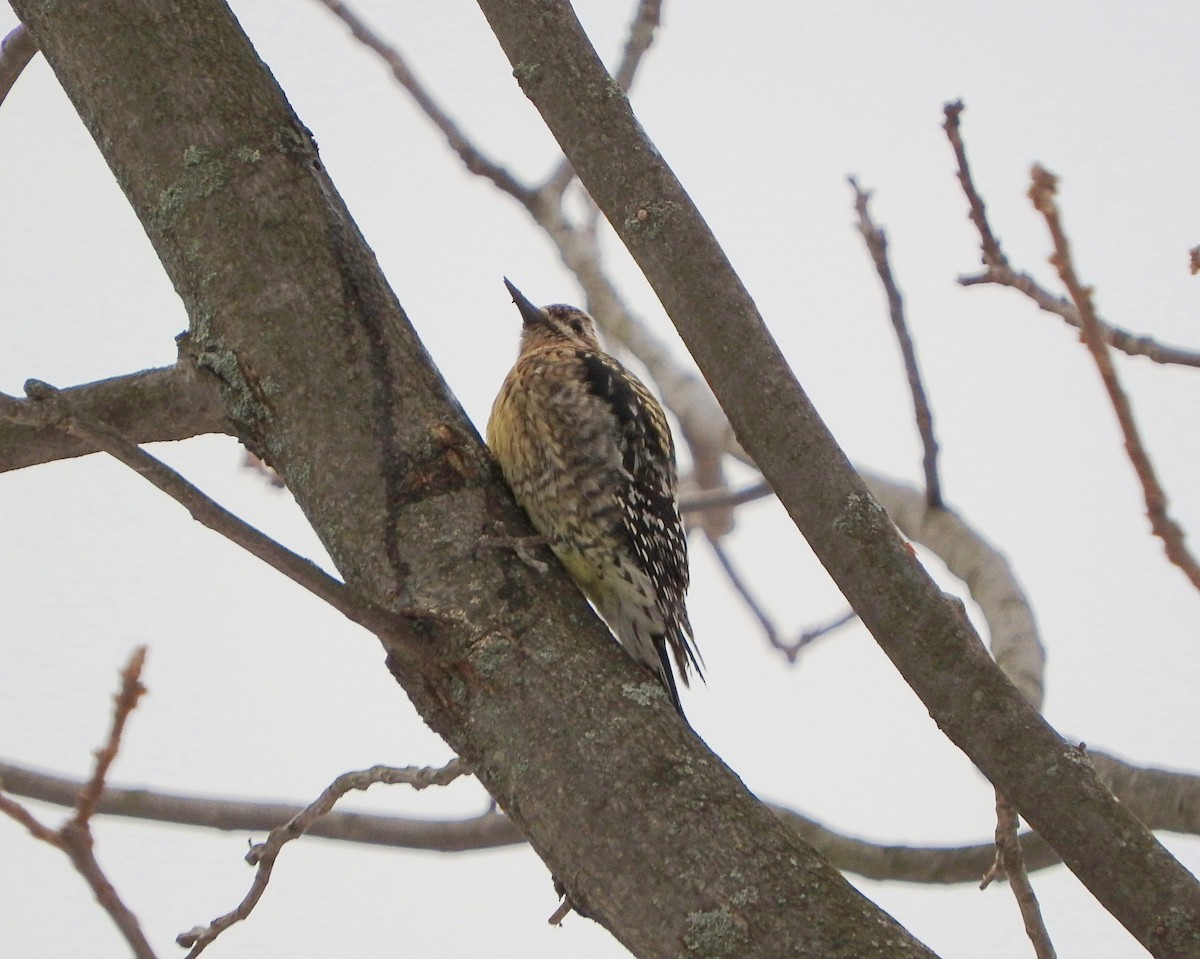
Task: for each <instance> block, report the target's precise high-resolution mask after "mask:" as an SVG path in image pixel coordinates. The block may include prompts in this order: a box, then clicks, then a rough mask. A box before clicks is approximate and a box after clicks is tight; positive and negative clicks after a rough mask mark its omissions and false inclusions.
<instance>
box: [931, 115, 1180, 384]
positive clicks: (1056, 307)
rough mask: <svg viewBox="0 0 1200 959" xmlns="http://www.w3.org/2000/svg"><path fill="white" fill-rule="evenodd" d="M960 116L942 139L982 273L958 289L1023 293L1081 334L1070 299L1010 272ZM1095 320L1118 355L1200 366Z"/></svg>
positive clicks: (951, 118)
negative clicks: (988, 287)
mask: <svg viewBox="0 0 1200 959" xmlns="http://www.w3.org/2000/svg"><path fill="white" fill-rule="evenodd" d="M962 111H963V105H962V101H957V102H955V103H948V104H946V107H945V113H946V123H945V126H944V129H945V131H946V136H947V137H948V138H949V140H950V145H951V147H953V149H954V155H955V157H956V158H957V160H958V181H959V183H960V184H962V189H963V193H964V194H965V195H966V198H967V204H968V206H969V207H970V210H971V213H970V216H971V222H972V223H974V224H975V228H976V229H977V230H978V231H979V237H980V243H981V246H982V254H983V255H982V260H983V267H984V268H983V270H982V271H981V272H979V273H972V274H968V275H964V276H960V277H959V278H958V282H959V284H960V285H962V286H981V285H984V284H993V285H996V286H1007V287H1009V288H1011V289H1014V290H1016V291H1017V292H1019V293H1022V294H1024V295H1025V296H1026V297H1028V298H1029V299H1030V300H1032V301H1033V302H1034V304H1035V305H1036V306H1037V307H1038V309H1040V310H1044V311H1045V312H1047V313H1053V314H1054V315H1055V316H1058V317H1061V318H1062V319H1063V320H1065V321H1066V322H1067V323H1068V324H1070V325H1071V326H1073V327H1075V328H1076V329H1080V328H1081V322H1082V321H1081V320H1080V317H1079V310H1078V309H1076V307H1075V305H1074V304H1073V303H1072V302H1071V301H1070V300H1068V299H1065V298H1064V297H1061V296H1055V295H1054V294H1053V293H1051V292H1049V291H1048V290H1047V289H1046V288H1045V287H1043V286H1042V285H1041V284H1039V283H1038V282H1037V280H1035V279H1034V278H1033V277H1032V276H1031V275H1030V274H1029V273H1027V272H1025V271H1022V270H1016V269H1014V268H1013V267H1012V266H1011V265H1010V264H1009V262H1008V258H1007V257H1006V256H1005V255H1004V253H1003V251H1002V250H1001V249H1000V241H999V240H998V239H997V238H996V235H995V233H994V232H993V231H992V227H991V224H990V223H989V222H988V218H987V210H986V208H985V206H984V203H983V198H982V197H981V196H980V195H979V190H978V189H977V188H976V186H975V182H974V180H973V178H972V176H971V168H970V166H968V164H967V151H966V147H965V146H964V144H963V140H962V133H961V130H960V128H959V127H960V124H959V116H960V115H961V113H962ZM1093 315H1094V314H1093ZM1096 321H1097V323H1099V325H1100V329H1101V331H1102V333H1103V336H1104V339H1105V341H1106V342H1107V343H1108V345H1109V346H1111V347H1112V348H1113V349H1116V350H1120V351H1121V352H1122V353H1127V354H1128V355H1130V356H1144V357H1146V359H1148V360H1150V361H1151V362H1154V363H1163V364H1171V365H1176V366H1192V367H1200V351H1196V350H1188V349H1183V348H1182V347H1178V346H1169V345H1166V344H1163V343H1159V342H1158V341H1156V340H1155V339H1153V338H1152V337H1149V336H1141V335H1139V334H1136V333H1131V332H1130V331H1129V330H1124V329H1121V328H1120V327H1118V326H1113V325H1112V324H1110V323H1108V322H1106V321H1105V320H1103V319H1102V318H1101V317H1099V316H1096Z"/></svg>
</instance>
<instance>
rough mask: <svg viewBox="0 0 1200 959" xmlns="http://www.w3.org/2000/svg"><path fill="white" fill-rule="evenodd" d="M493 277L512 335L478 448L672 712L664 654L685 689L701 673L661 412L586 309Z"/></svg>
mask: <svg viewBox="0 0 1200 959" xmlns="http://www.w3.org/2000/svg"><path fill="white" fill-rule="evenodd" d="M504 285H505V286H506V287H507V288H508V292H509V293H510V294H511V295H512V299H513V302H514V303H515V304H516V306H517V309H518V311H519V312H520V314H521V320H522V330H521V341H520V349H519V351H518V355H517V360H516V363H515V364H514V365H513V367H512V369H511V370H509V372H508V375H507V376H506V377H505V379H504V382H503V384H502V385H501V387H500V391H499V393H498V394H497V396H496V399H495V402H494V403H493V404H492V410H491V416H490V417H489V418H488V424H487V443H488V446H489V447H490V448H491V450H492V453H493V454H494V456H495V457H496V460H497V461H498V462H499V464H500V471H501V473H502V474H503V475H504V479H505V481H506V482H507V483H508V485H509V487H510V488H511V489H512V492H513V495H514V497H515V498H516V500H517V503H518V504H519V505H520V506H521V507H522V508H523V509H524V510H525V512H526V513H527V514H528V516H529V519H530V521H531V523H532V524H533V527H534V529H535V530H537V532H538V533H539V534H540V536H541V537H542V538H544V539H545V541H546V543H547V544H548V545H549V547H550V549H551V550H552V551H553V553H554V554H555V555H556V556H557V557H558V559H559V560H560V561H561V562H562V564H563V566H564V567H566V570H567V572H568V573H569V574H570V576H571V578H572V579H573V580H574V581H575V583H576V585H578V586H579V588H580V589H581V590H582V592H583V593H584V595H585V596H587V598H588V599H589V600H590V601H591V603H592V605H593V606H594V607H595V609H596V611H597V612H598V613H599V614H600V617H601V618H602V619H603V620H604V621H605V623H607V624H608V626H609V628H610V629H611V630H612V632H613V633H614V634H615V636H616V639H617V641H618V642H619V643H620V645H621V646H622V647H623V648H624V649H625V651H626V652H627V653H628V654H629V655H630V656H631V657H632V658H633V660H634V661H635V662H637V663H638V664H640V665H641V666H642V667H644V668H645V669H647V670H649V672H650V673H651V674H652V675H653V676H654V677H655V678H656V679H657V680H658V681H659V682H660V683H661V684H662V686H663V688H664V689H665V690H666V692H667V695H668V696H669V697H670V700H671V703H672V704H673V705H674V706H675V709H676V710H677V711H678V712H679V714H680V715H681V716H682V715H683V705H682V703H681V702H680V700H679V690H678V688H677V687H676V685H675V677H674V673H673V672H672V669H671V660H672V659H673V660H674V663H675V668H676V669H677V670H678V672H679V677H680V679H681V680H682V681H683V684H684V685H685V686H687V685H688V674H689V671H690V670H692V669H694V670H695V671H696V674H697V675H699V676H700V677H701V678H703V673H702V670H701V662H702V661H701V659H700V654H699V651H698V650H697V648H696V644H695V640H694V638H693V633H692V626H691V622H690V621H689V619H688V614H687V607H686V603H685V595H686V593H687V588H688V578H689V574H688V556H687V536H686V534H685V532H684V528H683V520H682V518H681V516H680V513H679V501H678V496H677V486H678V476H677V472H676V466H675V442H674V439H673V438H672V436H671V428H670V425H669V424H668V422H667V417H666V414H665V413H664V412H663V408H662V406H661V405H660V404H659V402H658V400H656V399H655V398H654V396H653V394H651V392H650V390H649V389H647V388H646V385H645V384H644V383H642V381H641V380H639V379H638V378H637V377H636V376H635V375H634V374H633V373H631V372H630V371H629V370H627V369H626V368H625V367H624V366H623V365H622V364H621V363H620V362H618V361H617V360H616V359H614V358H613V357H612V356H610V355H609V354H608V353H606V352H605V351H604V350H603V348H602V347H601V346H600V341H599V338H598V337H597V335H596V327H595V323H594V322H593V321H592V318H591V317H590V316H588V314H587V313H585V312H584V311H583V310H580V309H578V308H577V307H574V306H568V305H566V304H564V303H556V304H553V305H551V306H545V307H541V308H539V307H537V306H534V304H533V303H532V302H530V301H529V299H527V298H526V297H525V295H524V294H523V293H521V291H520V290H518V289H517V288H516V287H515V286H514V285H513V284H512V283H511V282H510V281H509V280H508V279H507V278H506V279H505V280H504Z"/></svg>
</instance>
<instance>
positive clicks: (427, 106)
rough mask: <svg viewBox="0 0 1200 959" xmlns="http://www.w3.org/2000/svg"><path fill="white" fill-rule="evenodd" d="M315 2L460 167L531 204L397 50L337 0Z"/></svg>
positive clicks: (524, 189) (522, 188)
mask: <svg viewBox="0 0 1200 959" xmlns="http://www.w3.org/2000/svg"><path fill="white" fill-rule="evenodd" d="M319 2H320V3H321V4H322V5H324V6H325V7H326V8H327V9H328V10H329V11H330V12H331V13H332V14H333V15H334V16H335V17H337V18H338V19H339V20H341V21H342V23H344V24H345V25H346V26H347V27H349V28H350V32H351V33H352V34H353V35H354V39H356V40H357V41H358V42H359V43H361V44H363V45H364V46H366V47H367V48H369V49H370V50H373V51H374V52H375V53H376V54H378V55H379V57H380V58H381V59H382V60H383V61H384V62H385V63H386V64H387V65H388V67H389V68H390V69H391V71H392V76H393V77H395V78H396V82H397V83H399V84H400V85H401V86H402V87H404V89H405V90H407V91H408V95H409V96H411V97H412V98H413V102H414V103H416V105H417V106H418V107H419V108H420V109H421V111H422V112H423V113H424V114H425V116H427V117H428V118H429V119H430V121H431V122H432V123H433V125H434V126H436V127H437V128H438V129H439V130H440V131H441V132H442V136H444V137H445V138H446V142H447V143H448V144H449V145H450V149H452V150H453V151H454V152H455V153H457V154H458V158H459V159H460V160H461V161H462V163H463V166H465V167H466V168H467V169H468V170H469V171H470V172H471V173H474V174H476V175H477V176H482V177H485V178H486V179H488V180H491V181H492V183H494V184H495V185H496V186H497V187H498V188H499V189H501V190H503V191H504V192H505V193H507V194H508V195H509V196H511V197H514V198H515V199H516V200H518V201H519V202H520V203H521V204H522V205H523V206H526V207H529V206H531V205H532V204H533V202H534V196H535V191H533V190H531V189H530V188H529V187H527V186H526V185H525V184H523V183H521V182H520V181H519V180H518V179H517V178H516V177H514V176H513V175H512V174H511V173H510V172H509V171H508V170H507V169H506V168H505V167H504V166H502V165H501V164H499V163H497V162H496V161H495V160H492V159H491V158H490V157H488V156H487V155H485V154H484V152H483V151H482V150H480V149H479V147H477V146H476V145H475V144H474V143H473V142H472V141H471V140H470V138H468V137H467V135H466V134H465V133H463V131H462V129H461V128H460V127H459V126H458V124H457V123H455V122H454V121H453V120H452V119H450V115H449V114H448V113H446V111H445V110H443V109H442V107H441V105H440V104H439V103H438V102H437V101H436V100H435V99H434V98H433V95H432V94H431V93H430V92H429V90H428V89H426V87H425V85H424V84H423V83H421V81H420V80H419V79H417V75H416V74H415V73H413V71H412V68H411V67H409V65H408V62H407V61H406V60H405V59H404V56H403V54H401V53H400V51H399V50H397V49H396V48H395V47H393V46H391V45H390V44H388V43H386V42H385V41H384V40H383V38H382V37H380V36H379V34H377V33H376V32H375V31H374V30H372V29H371V28H370V27H368V26H367V24H366V22H365V21H363V20H362V19H361V18H360V17H359V16H358V15H357V14H355V13H354V12H353V11H352V10H350V9H349V7H347V6H346V4H344V3H340V2H339V0H319Z"/></svg>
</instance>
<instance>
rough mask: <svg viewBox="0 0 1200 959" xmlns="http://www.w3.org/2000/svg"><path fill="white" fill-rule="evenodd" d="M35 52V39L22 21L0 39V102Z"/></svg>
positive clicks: (36, 50) (36, 49)
mask: <svg viewBox="0 0 1200 959" xmlns="http://www.w3.org/2000/svg"><path fill="white" fill-rule="evenodd" d="M37 52H38V48H37V41H36V40H34V39H33V34H32V33H30V32H29V31H28V30H27V29H26V28H25V24H23V23H21V24H18V25H17V26H16V27H14V28H13V29H12V30H11V31H9V34H8V36H6V37H5V38H4V39H3V41H0V103H3V102H4V98H5V97H7V96H8V92H9V91H10V90H11V89H12V87H13V84H14V83H16V82H17V77H19V76H20V75H21V73H22V72H23V71H24V70H25V68H26V67H27V66H29V61H30V60H32V59H33V57H34V54H36V53H37Z"/></svg>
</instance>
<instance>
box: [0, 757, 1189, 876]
mask: <svg viewBox="0 0 1200 959" xmlns="http://www.w3.org/2000/svg"><path fill="white" fill-rule="evenodd" d="M1088 758H1090V759H1091V760H1092V763H1093V764H1094V765H1095V767H1096V771H1097V772H1098V774H1099V775H1100V778H1101V779H1102V780H1103V781H1104V783H1105V784H1106V785H1108V786H1109V788H1111V789H1112V790H1113V793H1114V794H1115V795H1116V796H1117V798H1118V799H1120V800H1121V802H1123V803H1124V804H1125V805H1127V806H1128V807H1129V808H1130V810H1131V811H1132V812H1133V813H1134V815H1136V816H1137V817H1138V818H1139V819H1141V820H1142V822H1144V823H1146V825H1147V826H1149V827H1150V828H1151V829H1154V830H1165V831H1167V832H1176V833H1183V834H1187V835H1200V776H1196V775H1192V774H1189V773H1181V772H1174V771H1172V770H1166V769H1153V768H1147V767H1141V766H1135V765H1133V764H1132V763H1128V762H1125V761H1124V760H1121V759H1118V758H1116V757H1115V756H1112V755H1109V754H1107V753H1100V752H1095V751H1091V750H1089V751H1088ZM0 783H3V787H4V789H5V790H6V791H7V792H9V793H11V794H12V795H14V796H22V797H24V798H26V799H34V800H37V801H39V802H46V803H52V804H53V805H56V806H66V807H71V806H73V805H74V804H75V800H76V797H77V796H78V794H79V791H80V790H81V789H82V788H83V786H84V783H83V781H81V780H78V779H71V778H68V777H65V776H59V775H55V774H53V773H47V772H40V771H37V770H33V769H29V768H27V767H24V766H19V765H16V764H14V763H9V762H4V761H2V760H0ZM0 801H4V798H3V796H0ZM8 801H9V802H11V800H8ZM303 808H304V807H302V806H297V805H294V804H288V803H280V802H263V801H257V800H237V799H220V798H216V797H200V796H180V795H177V794H172V793H163V792H158V791H156V790H153V789H143V788H139V789H130V788H121V787H118V786H111V785H105V787H104V792H103V793H102V794H101V796H100V800H99V802H98V803H97V805H96V813H98V814H100V815H110V816H122V817H126V818H130V819H143V820H149V821H152V822H168V823H175V824H177V825H182V826H196V827H201V828H205V829H217V830H223V831H227V832H243V833H247V832H269V831H270V830H272V829H274V828H275V827H276V826H278V825H279V824H280V823H283V822H287V821H288V820H290V819H292V818H293V817H294V816H296V815H298V814H299V813H300V812H302V811H303ZM771 809H772V811H773V812H774V813H775V815H777V816H778V817H780V819H782V820H783V821H784V822H785V823H786V824H787V825H788V827H789V828H792V829H795V830H796V831H797V833H798V834H799V835H800V836H801V838H803V839H804V841H805V842H808V843H811V844H812V845H813V846H814V847H815V848H816V849H817V850H819V851H820V852H821V854H822V855H824V856H825V857H826V858H828V859H829V861H830V862H831V863H832V864H833V865H834V866H836V867H837V868H838V869H839V870H841V871H843V872H852V873H855V874H857V875H860V876H863V877H865V878H867V879H888V880H895V881H899V882H914V883H968V882H978V880H979V876H980V875H981V874H982V873H983V872H984V870H986V869H987V867H988V864H989V862H990V860H991V858H992V856H993V855H994V852H995V846H994V844H992V843H980V844H976V845H971V846H961V847H936V846H928V847H916V846H896V845H891V844H885V843H874V842H870V841H868V840H864V839H861V838H856V837H852V836H847V835H845V834H842V833H838V832H835V831H834V830H832V829H830V828H828V827H827V826H824V825H822V824H820V823H818V822H817V821H816V820H814V819H811V818H809V817H807V816H805V815H803V814H802V813H799V812H797V811H796V810H793V809H790V808H787V807H785V806H781V805H778V804H772V805H771ZM26 815H28V814H26ZM306 835H309V836H312V837H315V838H321V839H330V840H336V841H339V842H351V843H362V844H365V845H370V846H387V847H393V848H402V849H422V850H427V851H432V852H448V853H460V852H472V851H475V850H480V849H495V848H498V847H502V846H511V845H516V844H519V843H523V842H524V841H525V839H524V837H523V836H522V835H521V834H520V832H518V831H517V828H516V826H514V825H513V823H512V821H511V820H510V819H508V817H507V816H504V815H502V814H500V813H496V812H487V813H484V814H482V815H479V816H474V817H472V818H470V819H455V820H431V819H408V818H404V817H400V816H380V815H373V814H370V813H358V812H345V813H342V812H332V813H330V814H329V815H327V816H325V817H324V818H322V819H319V820H318V821H317V822H316V823H314V824H313V825H312V827H311V828H310V829H308V831H307V833H306ZM1021 843H1022V845H1023V848H1024V856H1025V863H1026V867H1027V868H1028V869H1030V870H1035V871H1036V870H1039V869H1045V868H1047V867H1049V866H1054V865H1058V864H1059V863H1061V862H1062V860H1061V859H1060V858H1059V857H1058V856H1057V855H1056V854H1055V852H1054V850H1053V849H1051V848H1050V846H1048V845H1047V844H1046V842H1045V840H1043V839H1042V838H1041V837H1040V836H1038V835H1037V834H1036V833H1032V832H1030V833H1026V834H1025V835H1023V836H1022V837H1021Z"/></svg>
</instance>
